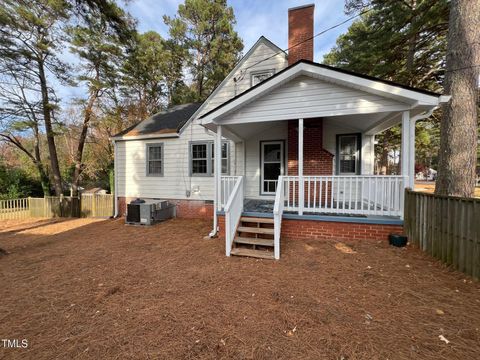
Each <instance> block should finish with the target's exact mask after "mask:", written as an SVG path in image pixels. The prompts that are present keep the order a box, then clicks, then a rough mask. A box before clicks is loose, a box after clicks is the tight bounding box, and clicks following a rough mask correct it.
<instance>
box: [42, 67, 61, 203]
mask: <svg viewBox="0 0 480 360" xmlns="http://www.w3.org/2000/svg"><path fill="white" fill-rule="evenodd" d="M38 73H39V80H40V86H41V89H42V109H43V118H44V119H43V120H44V122H45V132H46V134H47V143H48V152H49V155H50V166H51V167H52V169H51V171H52V176H53V186H54V188H55V195H56V196H60V195H62V194H63V188H62V176H61V174H60V166H59V165H58V155H57V147H56V145H55V134H54V132H53V127H52V113H51V106H50V101H49V97H48V87H47V78H46V76H45V68H44V63H43V61H42V60H38Z"/></svg>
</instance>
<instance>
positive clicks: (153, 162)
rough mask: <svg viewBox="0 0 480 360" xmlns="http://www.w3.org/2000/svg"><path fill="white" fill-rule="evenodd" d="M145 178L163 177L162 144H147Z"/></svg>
mask: <svg viewBox="0 0 480 360" xmlns="http://www.w3.org/2000/svg"><path fill="white" fill-rule="evenodd" d="M147 176H163V143H162V144H147Z"/></svg>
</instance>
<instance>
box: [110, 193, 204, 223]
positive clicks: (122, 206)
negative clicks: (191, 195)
mask: <svg viewBox="0 0 480 360" xmlns="http://www.w3.org/2000/svg"><path fill="white" fill-rule="evenodd" d="M134 199H135V198H129V197H127V198H125V197H119V198H118V213H119V215H120V216H125V215H126V213H127V205H126V204H128V203H129V202H130V201H132V200H134ZM147 200H148V199H147ZM168 201H170V202H172V203H174V204H175V205H177V217H178V218H184V219H212V218H213V203H209V202H206V201H204V200H168Z"/></svg>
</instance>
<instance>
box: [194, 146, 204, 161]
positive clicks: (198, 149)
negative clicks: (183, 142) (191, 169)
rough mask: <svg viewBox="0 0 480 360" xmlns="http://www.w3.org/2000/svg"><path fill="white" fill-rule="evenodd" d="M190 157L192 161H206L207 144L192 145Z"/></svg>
mask: <svg viewBox="0 0 480 360" xmlns="http://www.w3.org/2000/svg"><path fill="white" fill-rule="evenodd" d="M192 156H193V158H194V159H206V158H207V144H194V145H192Z"/></svg>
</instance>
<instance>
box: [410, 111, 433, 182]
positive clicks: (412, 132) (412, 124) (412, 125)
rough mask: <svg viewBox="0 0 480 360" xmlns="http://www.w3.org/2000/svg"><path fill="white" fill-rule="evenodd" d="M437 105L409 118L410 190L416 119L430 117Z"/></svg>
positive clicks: (413, 178)
mask: <svg viewBox="0 0 480 360" xmlns="http://www.w3.org/2000/svg"><path fill="white" fill-rule="evenodd" d="M437 108H438V106H435V107H434V108H432V109H430V110H429V111H428V112H426V113H425V114H419V115H416V116H414V117H412V118H411V119H410V129H409V131H410V134H409V137H410V149H409V154H410V156H409V158H410V159H409V160H410V161H409V164H410V170H409V175H410V176H409V180H408V182H409V184H408V187H409V188H410V189H411V190H414V188H415V124H416V123H417V121H418V120H423V119H426V118H428V117H430V116H431V115H432V113H433V111H434V110H435V109H437Z"/></svg>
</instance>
